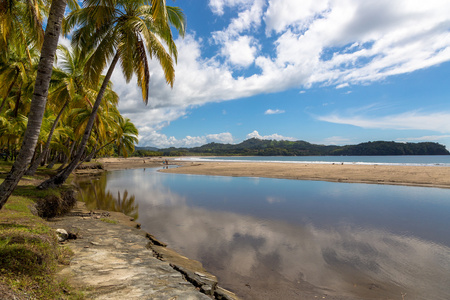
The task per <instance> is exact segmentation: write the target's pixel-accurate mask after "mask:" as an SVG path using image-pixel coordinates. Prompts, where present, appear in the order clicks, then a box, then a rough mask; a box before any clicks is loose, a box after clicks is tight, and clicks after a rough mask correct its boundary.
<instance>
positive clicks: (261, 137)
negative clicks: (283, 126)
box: [247, 130, 297, 141]
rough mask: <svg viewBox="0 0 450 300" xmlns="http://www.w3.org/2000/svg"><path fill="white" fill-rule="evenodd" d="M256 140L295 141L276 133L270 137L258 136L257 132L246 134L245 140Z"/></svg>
mask: <svg viewBox="0 0 450 300" xmlns="http://www.w3.org/2000/svg"><path fill="white" fill-rule="evenodd" d="M251 138H256V139H260V140H277V141H296V140H297V139H296V138H293V137H286V136H282V135H279V134H277V133H274V134H271V135H264V136H263V135H260V134H259V132H258V131H256V130H254V131H253V132H251V133H249V134H247V139H251Z"/></svg>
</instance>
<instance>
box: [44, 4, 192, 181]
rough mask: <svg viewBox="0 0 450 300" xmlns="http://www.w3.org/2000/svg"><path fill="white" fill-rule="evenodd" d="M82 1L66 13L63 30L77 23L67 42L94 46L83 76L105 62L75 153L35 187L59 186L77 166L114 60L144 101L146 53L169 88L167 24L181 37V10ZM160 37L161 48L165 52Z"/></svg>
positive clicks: (95, 74) (171, 45)
mask: <svg viewBox="0 0 450 300" xmlns="http://www.w3.org/2000/svg"><path fill="white" fill-rule="evenodd" d="M148 2H150V3H148ZM85 3H86V5H85V7H83V8H82V9H79V10H76V11H73V12H72V13H71V14H69V16H68V18H67V21H66V23H65V31H66V32H68V31H70V30H71V29H72V28H73V27H75V26H77V25H78V26H81V27H79V28H78V29H77V30H75V32H74V34H73V40H72V41H73V43H74V44H75V45H77V46H79V47H81V48H82V49H86V51H90V50H91V49H95V51H94V53H93V55H92V56H91V57H90V59H89V60H88V62H87V64H86V70H87V75H88V76H87V78H88V80H91V81H93V82H95V81H96V80H97V79H98V78H99V76H100V74H101V72H102V71H103V69H104V67H105V66H106V63H107V62H108V61H109V60H111V63H110V66H109V69H108V71H107V73H106V76H105V79H104V80H103V83H102V87H101V89H100V91H99V93H98V95H97V99H96V101H95V104H94V106H93V109H92V114H91V117H90V119H89V122H88V124H87V126H86V129H85V132H84V135H83V138H82V140H81V143H80V144H79V146H78V150H77V153H76V156H75V157H74V159H73V160H72V162H71V163H70V164H69V165H68V166H67V168H66V169H64V170H63V171H61V172H59V173H58V174H57V175H56V176H54V177H52V178H50V179H49V180H46V181H44V182H43V183H42V184H41V185H40V186H39V188H41V189H45V188H49V187H52V186H55V185H60V184H62V183H63V182H64V181H65V180H66V179H67V178H68V177H69V175H70V173H71V172H72V171H73V170H74V169H75V168H76V167H77V165H78V163H79V161H80V160H81V157H82V156H83V153H84V150H85V147H86V143H87V142H88V140H89V137H90V135H91V131H92V127H93V125H94V121H95V115H96V113H97V110H98V108H99V106H100V104H101V100H102V98H103V94H104V91H105V89H106V85H107V84H108V82H109V80H110V78H111V75H112V72H113V71H114V68H115V66H116V64H117V63H118V62H119V61H120V64H121V67H122V71H123V74H124V76H125V78H126V80H127V81H129V80H131V78H132V76H133V74H135V75H136V76H137V81H138V85H139V86H140V87H141V89H142V97H143V100H144V102H145V103H147V102H148V89H149V81H150V72H149V68H148V61H147V54H148V55H149V56H150V58H153V57H155V58H156V59H157V60H159V62H160V65H161V66H162V69H163V71H164V74H165V78H166V81H167V83H168V84H170V85H171V86H173V82H174V79H175V69H174V66H173V63H174V60H173V58H174V59H175V61H176V58H177V49H176V45H175V42H174V39H173V36H172V31H171V28H170V25H173V26H174V27H175V28H176V29H177V30H178V32H179V34H180V35H181V36H183V35H184V32H185V21H184V14H183V13H182V12H181V10H180V9H178V8H172V7H169V6H166V3H165V0H151V1H145V0H136V1H127V0H111V1H110V2H108V1H103V0H89V1H86V2H85ZM111 4H113V5H111ZM148 4H151V5H148ZM161 41H162V42H163V43H164V44H165V45H166V46H167V49H168V50H167V51H166V48H165V47H164V44H163V43H161ZM172 57H173V58H172Z"/></svg>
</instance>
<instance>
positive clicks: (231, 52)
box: [221, 36, 258, 67]
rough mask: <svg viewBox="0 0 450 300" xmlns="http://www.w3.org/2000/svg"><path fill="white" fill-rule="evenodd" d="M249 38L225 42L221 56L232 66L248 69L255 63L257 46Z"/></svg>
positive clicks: (244, 37)
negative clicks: (226, 58)
mask: <svg viewBox="0 0 450 300" xmlns="http://www.w3.org/2000/svg"><path fill="white" fill-rule="evenodd" d="M254 44H255V42H254V40H253V38H252V37H250V36H240V37H238V38H237V39H236V40H232V41H227V42H226V43H225V44H224V47H223V48H222V52H221V53H222V55H224V56H226V57H228V59H229V61H230V62H231V63H232V64H233V65H237V66H240V67H248V66H249V65H251V64H252V63H253V62H254V61H255V54H256V51H257V50H258V46H257V45H254Z"/></svg>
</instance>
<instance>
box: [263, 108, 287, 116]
mask: <svg viewBox="0 0 450 300" xmlns="http://www.w3.org/2000/svg"><path fill="white" fill-rule="evenodd" d="M284 113H285V111H284V110H281V109H268V110H266V111H265V112H264V114H265V115H276V114H284Z"/></svg>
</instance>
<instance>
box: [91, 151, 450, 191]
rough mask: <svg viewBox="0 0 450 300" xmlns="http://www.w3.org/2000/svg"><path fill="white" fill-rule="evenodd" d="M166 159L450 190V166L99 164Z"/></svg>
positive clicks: (231, 171)
mask: <svg viewBox="0 0 450 300" xmlns="http://www.w3.org/2000/svg"><path fill="white" fill-rule="evenodd" d="M165 159H168V161H169V164H171V165H179V167H178V168H169V169H162V170H160V171H161V172H167V173H178V174H196V175H216V176H237V177H267V178H283V179H297V180H320V181H332V182H348V183H372V184H392V185H411V186H426V187H439V188H450V167H437V166H436V167H433V166H386V165H352V164H343V165H342V164H334V165H333V164H307V163H305V164H303V163H261V162H183V161H174V160H173V158H162V157H158V158H148V157H145V158H140V157H131V158H100V159H98V162H100V163H101V164H102V165H103V167H104V169H105V170H107V171H110V170H117V169H135V168H151V167H158V166H163V161H164V160H165Z"/></svg>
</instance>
